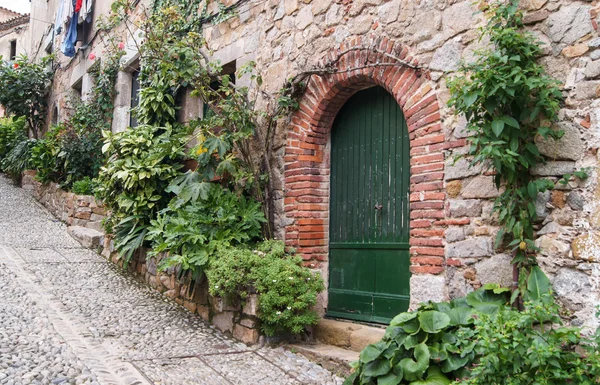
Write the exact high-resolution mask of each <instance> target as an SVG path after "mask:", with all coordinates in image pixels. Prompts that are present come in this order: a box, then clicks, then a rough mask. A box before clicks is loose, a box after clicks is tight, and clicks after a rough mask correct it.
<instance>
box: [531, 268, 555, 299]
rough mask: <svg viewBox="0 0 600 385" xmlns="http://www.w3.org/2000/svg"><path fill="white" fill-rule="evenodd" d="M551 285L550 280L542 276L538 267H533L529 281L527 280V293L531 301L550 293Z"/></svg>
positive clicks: (542, 273) (544, 275)
mask: <svg viewBox="0 0 600 385" xmlns="http://www.w3.org/2000/svg"><path fill="white" fill-rule="evenodd" d="M551 287H552V285H551V284H550V280H549V279H548V277H547V276H546V274H544V272H543V271H542V269H540V268H539V266H534V267H533V268H532V269H531V272H530V273H529V279H528V280H527V292H528V294H529V297H530V298H531V299H534V300H537V299H540V298H542V296H543V295H544V294H547V293H549V292H550V289H551Z"/></svg>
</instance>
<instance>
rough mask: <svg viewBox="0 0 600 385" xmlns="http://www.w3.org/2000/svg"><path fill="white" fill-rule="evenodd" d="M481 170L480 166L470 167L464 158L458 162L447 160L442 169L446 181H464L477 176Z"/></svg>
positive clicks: (469, 163)
mask: <svg viewBox="0 0 600 385" xmlns="http://www.w3.org/2000/svg"><path fill="white" fill-rule="evenodd" d="M482 170H483V166H482V165H481V164H478V165H474V166H471V162H470V161H469V160H467V159H465V158H460V159H458V160H456V161H455V160H454V159H448V160H447V161H446V167H445V168H444V171H445V175H444V178H445V179H446V180H454V179H464V178H466V177H469V176H474V175H479V174H481V171H482Z"/></svg>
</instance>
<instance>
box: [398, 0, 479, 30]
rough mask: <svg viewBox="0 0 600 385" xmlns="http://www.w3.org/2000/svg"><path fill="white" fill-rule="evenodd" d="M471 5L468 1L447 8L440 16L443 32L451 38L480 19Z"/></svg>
mask: <svg viewBox="0 0 600 385" xmlns="http://www.w3.org/2000/svg"><path fill="white" fill-rule="evenodd" d="M392 3H394V2H392ZM471 4H472V3H471V2H470V1H463V2H458V3H456V4H454V5H452V6H450V7H448V8H447V9H446V10H445V11H444V13H443V15H442V28H443V30H444V31H448V33H450V34H451V36H453V35H456V34H457V33H460V32H462V31H466V30H468V29H470V28H471V26H472V25H473V23H476V22H477V21H478V19H479V18H480V17H479V16H477V15H474V14H475V12H476V11H477V10H476V9H475V8H474V7H472V6H471Z"/></svg>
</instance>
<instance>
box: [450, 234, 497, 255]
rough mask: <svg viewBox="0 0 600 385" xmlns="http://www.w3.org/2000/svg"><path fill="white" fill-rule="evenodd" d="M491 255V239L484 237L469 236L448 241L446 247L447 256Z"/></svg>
mask: <svg viewBox="0 0 600 385" xmlns="http://www.w3.org/2000/svg"><path fill="white" fill-rule="evenodd" d="M490 255H492V240H491V239H490V238H486V237H476V238H470V239H467V240H464V241H460V242H456V243H450V244H449V245H448V246H447V247H446V257H447V258H471V257H488V256H490Z"/></svg>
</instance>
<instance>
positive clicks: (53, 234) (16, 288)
mask: <svg viewBox="0 0 600 385" xmlns="http://www.w3.org/2000/svg"><path fill="white" fill-rule="evenodd" d="M341 383H342V380H341V379H339V378H337V377H335V376H333V375H332V374H331V373H330V372H328V371H326V370H325V369H323V368H321V367H320V366H318V365H316V364H313V363H311V362H309V361H308V360H306V359H305V358H304V357H302V356H299V355H296V354H293V353H290V352H288V351H285V350H283V349H281V348H276V349H272V348H266V347H263V348H252V347H247V346H246V345H244V344H242V343H239V342H236V341H235V340H233V339H231V338H228V337H227V336H225V335H223V334H222V333H220V332H219V331H217V330H215V329H214V328H213V327H211V326H210V325H208V324H206V323H204V322H203V321H202V320H201V319H200V318H199V317H197V316H195V315H193V314H191V313H189V312H188V311H187V310H186V309H185V308H183V307H181V306H179V305H177V304H176V303H174V302H172V301H171V300H169V299H167V298H166V297H163V296H162V295H161V294H159V293H157V292H155V291H153V290H152V289H150V288H149V287H147V286H145V285H143V284H141V283H139V282H138V281H136V280H134V279H133V278H131V277H129V276H127V275H126V274H125V273H123V272H122V271H121V270H120V269H119V268H118V267H116V266H114V265H112V264H110V263H108V262H106V261H105V260H104V259H103V258H102V257H100V256H99V255H97V254H96V253H94V252H92V251H90V250H88V249H84V248H81V247H80V245H79V243H77V242H76V241H75V240H73V239H72V238H71V237H70V236H69V235H68V234H67V231H66V226H65V225H64V224H62V223H61V222H59V221H58V220H56V219H55V218H54V217H52V216H51V215H50V214H49V213H48V212H47V211H46V210H45V209H44V208H43V207H41V206H40V205H39V204H38V203H37V202H36V201H35V200H34V199H33V198H31V197H29V196H28V195H27V194H26V193H25V191H23V190H22V189H20V188H17V187H14V186H13V185H12V184H11V182H10V181H9V180H8V179H7V178H6V177H4V176H0V384H2V385H20V384H23V385H25V384H90V385H91V384H93V385H105V384H106V385H109V384H110V385H112V384H115V385H117V384H118V385H125V384H137V385H148V384H161V385H167V384H173V385H184V384H204V385H216V384H219V385H220V384H244V385H253V384H261V385H262V384H265V385H268V384H277V385H286V384H318V385H321V384H341Z"/></svg>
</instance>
